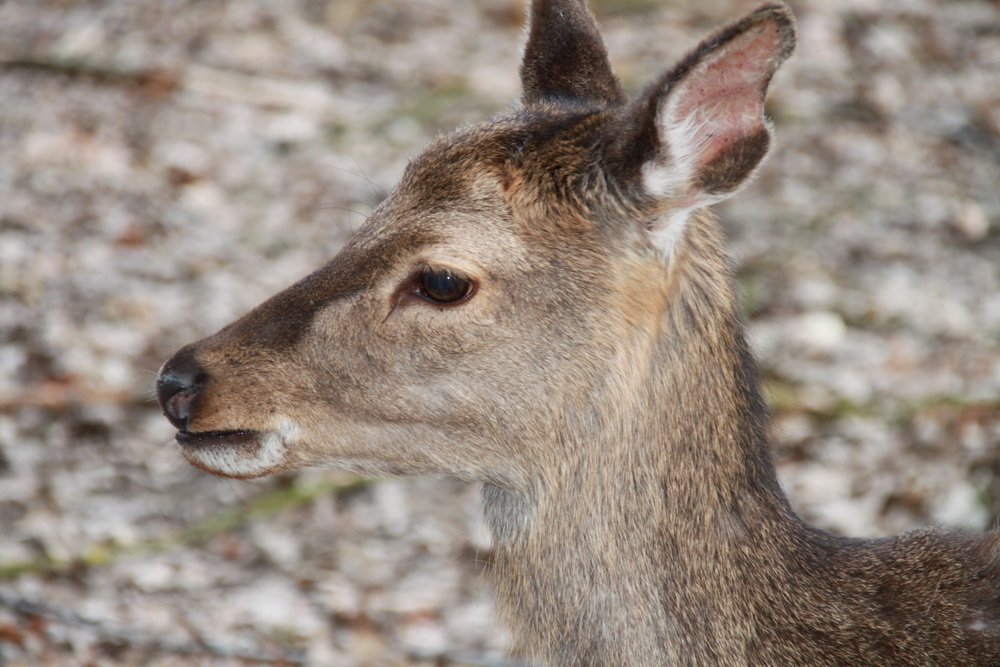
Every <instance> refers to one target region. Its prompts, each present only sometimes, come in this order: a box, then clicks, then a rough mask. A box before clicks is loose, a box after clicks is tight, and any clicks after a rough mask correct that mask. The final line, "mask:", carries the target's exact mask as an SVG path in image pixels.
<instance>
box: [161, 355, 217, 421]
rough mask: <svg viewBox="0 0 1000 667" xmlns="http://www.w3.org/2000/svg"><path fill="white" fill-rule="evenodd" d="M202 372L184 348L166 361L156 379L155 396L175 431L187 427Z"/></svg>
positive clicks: (203, 378) (199, 386)
mask: <svg viewBox="0 0 1000 667" xmlns="http://www.w3.org/2000/svg"><path fill="white" fill-rule="evenodd" d="M204 380H205V377H204V373H203V372H202V371H201V367H200V365H199V364H198V362H197V361H196V360H195V358H194V355H193V354H191V352H190V351H189V350H188V349H187V348H185V349H184V350H181V351H180V352H179V353H178V354H177V355H175V356H174V358H173V359H171V360H170V361H168V362H167V363H166V364H165V365H164V367H163V370H162V371H161V372H160V377H159V378H158V379H157V381H156V396H157V398H158V399H159V400H160V406H162V407H163V414H164V415H165V416H166V417H167V419H168V420H170V423H171V424H173V425H174V427H176V428H177V429H178V430H181V431H186V430H187V429H188V426H189V423H190V420H191V413H192V409H193V405H194V402H195V400H196V399H197V398H198V395H199V394H200V393H201V390H202V387H203V386H204Z"/></svg>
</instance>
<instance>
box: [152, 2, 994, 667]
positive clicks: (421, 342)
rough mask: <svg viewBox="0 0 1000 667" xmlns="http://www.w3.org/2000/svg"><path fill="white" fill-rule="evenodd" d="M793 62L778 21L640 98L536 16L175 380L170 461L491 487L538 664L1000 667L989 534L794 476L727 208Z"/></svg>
mask: <svg viewBox="0 0 1000 667" xmlns="http://www.w3.org/2000/svg"><path fill="white" fill-rule="evenodd" d="M794 44H795V22H794V19H793V16H792V14H791V12H790V11H789V9H788V8H787V7H786V6H785V5H783V4H778V3H772V4H767V5H764V6H762V7H760V8H759V9H757V10H756V11H754V12H752V13H750V14H748V15H747V16H745V17H744V18H742V19H740V20H738V21H736V22H735V23H732V24H730V25H728V26H726V27H723V28H722V29H720V30H718V31H717V32H715V33H714V34H713V35H711V36H710V37H708V38H707V39H705V40H704V41H703V42H701V44H700V45H699V46H697V47H696V48H695V49H694V50H693V51H691V52H690V53H689V54H688V55H687V56H686V57H685V58H683V59H682V60H681V61H680V62H679V63H678V64H676V65H675V66H674V67H673V68H672V69H669V70H668V71H666V72H665V73H663V74H662V75H661V76H660V77H659V78H657V79H655V80H654V81H653V82H652V83H651V84H649V85H648V87H646V88H645V89H644V90H643V91H642V92H641V93H640V94H639V95H638V96H636V97H634V98H632V99H630V98H629V97H627V96H626V94H625V93H624V92H623V88H622V85H621V83H620V81H619V79H618V78H617V77H616V75H615V73H614V72H613V70H612V67H611V64H610V60H609V57H608V53H607V49H606V47H605V44H604V41H603V38H602V36H601V34H600V32H599V29H598V26H597V22H596V19H595V18H594V15H593V14H592V13H591V12H590V10H589V9H588V8H587V6H586V4H585V2H584V0H534V2H533V3H532V4H531V6H530V10H529V17H528V28H527V41H526V44H525V46H524V50H523V57H522V62H521V66H520V78H521V84H522V89H523V95H522V98H521V100H520V104H519V105H518V106H516V107H515V108H513V109H512V110H509V111H507V112H505V113H501V114H500V115H498V116H496V117H494V118H493V119H491V120H489V121H488V122H485V123H483V124H480V125H474V126H472V127H469V128H465V129H461V130H458V131H456V132H454V133H452V134H449V135H446V136H444V137H442V138H439V139H437V140H435V141H434V142H432V143H431V144H430V145H429V147H427V148H426V149H425V150H424V151H423V152H422V153H421V154H420V155H419V156H418V157H416V158H415V159H413V160H412V161H411V162H410V163H409V164H408V165H407V167H406V170H405V173H404V175H403V176H402V180H401V182H400V184H399V185H398V186H397V187H396V189H395V190H394V191H393V192H392V193H391V194H390V195H389V196H388V197H387V198H386V199H385V200H384V201H383V202H382V203H381V204H380V205H379V206H378V207H377V208H376V209H375V210H374V212H373V213H372V214H371V216H370V218H369V219H368V220H367V221H366V222H365V224H364V225H363V226H362V227H361V228H360V229H359V230H358V231H357V232H356V234H355V235H354V236H353V237H352V238H351V239H350V240H349V241H348V242H347V243H346V245H345V246H344V247H343V248H342V250H341V251H340V252H339V254H337V255H336V256H335V257H334V258H333V259H332V260H331V261H330V262H329V263H328V264H326V265H325V266H323V267H321V268H319V269H318V270H316V271H315V272H314V273H312V274H311V275H309V276H307V277H306V278H304V279H303V280H301V281H300V282H298V283H296V284H294V285H292V286H291V287H289V288H287V289H286V290H284V291H282V292H280V293H278V294H277V295H276V296H274V297H272V298H271V299H269V300H267V301H265V302H264V303H263V304H262V305H260V306H258V307H257V308H255V309H253V310H252V311H251V312H249V313H248V314H247V315H245V316H244V317H242V318H241V319H238V320H237V321H235V322H233V323H232V324H230V325H228V326H226V327H224V328H223V329H221V330H220V331H218V332H217V333H215V334H213V335H211V336H208V337H207V338H204V339H203V340H200V341H198V342H195V343H192V344H190V345H187V346H185V347H183V348H182V349H181V350H180V351H178V352H177V353H176V354H175V355H174V356H173V357H171V358H170V359H169V360H168V361H167V362H166V363H165V364H164V365H163V367H162V369H161V371H160V374H159V376H158V379H157V392H158V397H159V401H160V403H161V405H162V407H163V411H164V414H165V415H166V417H167V419H168V420H169V421H170V423H171V424H172V425H173V427H174V428H176V429H177V434H176V443H177V445H178V446H179V449H180V451H181V453H182V454H183V456H184V457H185V458H186V459H187V461H188V462H190V463H191V464H193V465H194V466H196V467H197V468H200V469H202V470H204V471H207V472H209V473H211V474H213V475H218V476H222V477H228V478H236V479H249V478H256V477H261V476H265V475H271V474H274V473H278V472H281V471H286V470H292V469H297V468H301V467H305V466H319V467H329V468H335V469H340V470H346V471H351V472H354V473H358V474H361V475H369V476H385V475H443V476H450V477H454V478H457V479H460V480H469V481H474V482H479V483H481V484H482V505H483V515H484V517H485V522H486V525H487V526H488V528H489V531H490V533H491V534H492V539H493V544H494V556H493V564H492V576H493V579H494V580H495V588H496V594H497V597H498V602H499V609H500V612H501V614H502V617H503V618H504V619H505V621H506V622H507V623H508V624H509V626H510V627H511V632H512V636H513V640H514V644H515V646H516V647H517V651H519V652H520V654H521V655H523V656H525V657H526V658H527V659H529V660H532V661H534V662H537V663H540V664H554V665H665V664H685V665H751V664H752V665H793V664H794V665H874V664H878V665H918V664H920V665H986V664H990V665H997V664H1000V531H997V530H991V531H986V532H983V533H971V532H961V531H957V530H947V529H936V528H935V529H928V528H925V529H917V530H914V531H912V532H907V533H905V534H902V535H899V536H896V537H887V538H879V539H855V538H848V537H841V536H837V535H833V534H829V533H826V532H823V531H821V530H819V529H817V528H814V527H812V526H810V525H808V524H806V523H805V522H804V521H803V520H802V519H800V518H799V517H798V516H797V515H796V514H795V512H794V511H793V509H792V507H791V505H790V502H789V500H788V498H787V497H786V495H785V493H784V492H783V491H782V488H781V485H780V484H779V480H778V477H777V473H776V469H775V465H774V463H773V460H772V455H771V450H770V448H769V445H768V424H769V414H768V407H767V404H766V401H765V399H764V396H763V391H762V388H761V382H760V380H759V378H758V371H757V369H756V365H755V361H754V358H753V356H752V353H751V351H750V348H749V345H748V342H747V336H746V333H745V327H744V324H743V321H742V314H741V311H740V305H739V301H738V297H737V291H736V288H735V287H734V280H733V276H732V275H731V274H732V271H731V268H730V265H731V262H730V260H729V258H728V255H727V251H726V248H725V244H724V239H723V235H722V231H721V228H720V225H719V222H718V220H717V218H715V217H714V216H713V214H712V213H711V212H710V210H709V209H710V206H711V205H712V204H715V203H717V202H719V201H721V200H723V199H726V198H728V197H729V196H731V195H733V194H734V193H735V192H736V191H738V190H739V189H740V188H741V187H742V186H743V185H744V184H746V183H747V182H748V181H749V180H750V179H751V178H752V177H753V175H754V174H755V172H756V171H757V169H758V167H759V166H760V164H761V163H762V161H763V160H764V158H765V157H766V156H767V154H768V152H769V150H770V147H771V144H772V128H771V124H770V121H769V120H768V119H767V118H766V116H765V113H764V99H765V95H766V93H767V89H768V86H769V85H770V82H771V79H772V77H773V76H774V74H775V72H776V71H777V69H778V68H779V66H780V65H781V64H782V63H783V62H784V61H785V60H786V59H787V58H788V57H789V55H790V54H791V52H792V50H793V48H794Z"/></svg>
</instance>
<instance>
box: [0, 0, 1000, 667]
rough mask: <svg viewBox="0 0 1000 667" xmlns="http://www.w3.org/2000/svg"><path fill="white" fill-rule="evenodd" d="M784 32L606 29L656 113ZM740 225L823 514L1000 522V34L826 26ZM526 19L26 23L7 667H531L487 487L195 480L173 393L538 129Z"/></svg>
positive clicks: (792, 484)
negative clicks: (692, 82)
mask: <svg viewBox="0 0 1000 667" xmlns="http://www.w3.org/2000/svg"><path fill="white" fill-rule="evenodd" d="M755 4H756V3H755V2H743V1H739V0H700V1H699V2H689V1H677V2H666V1H664V2H656V1H654V0H623V1H620V2H616V1H612V0H598V1H597V2H596V9H597V12H598V15H599V17H600V18H601V21H602V23H603V26H604V28H605V31H606V36H607V41H608V44H609V46H610V48H611V51H612V53H613V59H614V63H615V67H616V69H617V70H618V72H619V74H620V75H621V77H622V79H623V81H624V82H625V84H626V86H627V88H629V89H630V90H631V91H633V92H634V91H637V90H638V89H639V88H641V86H642V85H643V83H644V82H646V81H648V80H649V79H650V78H651V77H653V76H655V75H657V74H658V73H659V72H660V71H662V70H663V69H664V68H666V67H667V66H669V65H670V64H671V63H672V62H673V61H674V60H675V59H676V58H677V57H679V56H681V55H683V53H684V52H685V51H686V50H687V49H689V48H690V47H692V46H693V45H694V44H695V43H696V42H697V40H698V39H700V38H701V37H702V36H703V35H705V34H706V32H707V31H709V30H711V29H712V28H713V27H714V26H717V25H718V24H720V23H722V22H725V21H727V20H730V19H732V18H735V17H737V16H739V15H740V14H742V13H744V12H746V11H748V10H749V9H751V8H752V7H753V6H754V5H755ZM792 6H793V8H794V10H795V11H796V14H797V16H798V19H799V31H800V43H799V47H798V50H797V52H796V55H795V56H794V57H793V59H792V60H791V61H790V62H789V63H788V64H787V65H786V66H785V67H784V68H783V70H782V71H781V73H780V74H779V75H778V77H777V78H776V80H775V82H774V85H773V88H772V90H773V92H772V95H771V96H770V98H769V101H768V112H769V113H770V115H771V116H772V118H773V119H774V122H775V126H776V129H777V150H776V152H775V153H774V155H773V157H772V158H771V160H770V162H769V164H768V165H767V166H766V168H765V169H764V170H763V172H762V173H761V175H760V177H759V178H758V180H757V181H756V183H754V184H753V185H752V186H751V187H749V188H748V189H747V190H746V191H744V192H743V193H741V194H740V196H738V197H736V198H735V199H734V200H732V201H731V202H728V203H727V204H726V205H724V206H722V207H720V208H721V210H720V213H721V214H722V216H723V218H724V219H725V221H726V228H727V230H728V232H729V235H730V238H731V239H732V244H733V253H734V256H735V258H736V262H737V265H738V267H739V276H740V280H741V283H742V285H743V288H744V293H745V298H746V304H747V310H748V316H749V320H750V328H751V331H752V335H753V339H754V344H755V348H756V350H757V352H758V354H759V356H760V358H761V362H762V366H763V369H764V372H765V376H766V379H767V384H768V388H769V391H770V394H771V398H772V401H773V403H774V407H775V412H776V420H775V451H776V457H777V460H778V462H779V469H780V472H781V476H782V480H783V482H784V484H785V485H786V487H787V489H788V490H789V492H790V494H791V496H792V498H793V502H794V503H795V505H796V507H797V508H798V510H799V511H800V512H801V513H802V514H803V515H804V516H805V517H806V518H808V519H809V520H810V521H812V522H815V523H817V524H819V525H821V526H823V527H825V528H827V529H830V530H834V531H838V532H842V533H850V534H856V535H879V534H888V533H890V532H896V531H900V530H905V529H907V528H911V527H915V526H918V525H923V524H927V523H932V524H948V525H956V526H968V527H972V528H982V527H985V526H987V525H988V524H989V523H990V522H991V521H993V519H994V517H995V516H996V515H997V513H998V511H1000V481H998V480H1000V477H998V472H1000V194H998V192H1000V188H998V185H1000V7H998V5H997V3H996V2H990V1H987V0H970V1H964V2H963V1H956V2H948V3H935V2H931V1H930V0H905V1H898V0H881V1H862V0H853V1H852V0H833V1H831V0H801V1H798V2H792ZM522 12H523V6H522V2H520V1H519V0H482V1H479V2H458V1H457V0H297V1H295V2H282V3H278V2H265V1H264V0H257V1H254V0H228V1H223V0H207V1H205V0H199V1H195V0H112V1H110V2H83V3H73V2H66V1H64V0H7V2H4V3H0V665H11V666H15V665H17V666H21V665H25V666H26V665H157V666H166V665H250V664H264V663H269V662H271V663H278V664H309V665H363V664H379V665H391V664H438V665H441V664H480V665H482V664H501V663H503V662H504V660H505V657H504V656H505V651H504V649H505V646H506V638H505V635H504V633H503V630H502V628H501V626H500V624H499V623H497V621H496V620H495V619H494V610H493V605H492V602H491V598H490V595H489V590H488V584H487V581H486V578H485V577H484V576H483V574H484V572H485V570H486V566H485V565H484V563H486V562H488V559H489V551H490V541H489V537H488V535H487V534H486V533H485V531H484V530H483V527H482V525H481V520H480V517H479V514H478V502H479V500H478V490H477V489H476V488H474V487H469V486H463V485H459V484H457V483H454V482H450V481H447V480H382V481H374V482H373V481H365V480H356V479H353V478H349V477H344V476H340V475H337V474H334V473H328V472H322V471H308V472H303V473H299V474H291V475H286V476H283V477H281V478H279V479H269V480H263V481H257V482H227V481H220V480H218V479H215V478H212V477H209V476H207V475H205V474H203V473H200V472H198V471H195V470H193V469H191V468H189V467H188V466H186V465H185V464H184V463H183V462H182V461H181V459H180V456H179V455H178V453H177V452H176V450H175V449H174V447H173V446H171V445H169V444H167V443H168V442H169V441H170V439H171V436H172V432H171V429H170V427H169V425H168V424H167V422H166V421H165V420H164V419H163V418H162V417H161V416H160V414H159V410H158V409H157V407H156V405H155V404H154V402H153V401H152V400H151V388H152V383H153V378H154V376H155V371H156V369H157V368H158V367H159V365H160V363H161V362H162V361H163V360H164V359H165V358H166V357H167V356H169V354H171V353H172V352H173V351H174V350H175V349H176V348H178V347H179V346H180V345H182V344H183V343H186V342H189V341H191V340H194V339H196V338H199V337H201V336H203V335H206V334H208V333H210V332H212V331H214V330H216V329H217V328H219V327H220V326H222V325H223V324H225V323H227V322H228V321H230V320H231V319H232V318H234V317H235V316H238V315H239V314H241V313H243V312H245V311H246V310H247V309H248V308H250V307H251V306H253V305H255V304H256V303H258V302H260V301H261V300H262V299H264V298H265V297H267V296H269V295H270V294H272V293H273V292H275V291H277V290H279V289H280V288H282V287H284V286H286V285H288V284H290V283H291V282H292V281H294V280H296V279H297V278H299V277H301V276H303V275H305V274H306V273H307V272H309V271H310V270H311V269H313V268H315V267H317V266H319V265H320V264H322V263H323V262H324V261H325V260H326V259H327V258H329V257H330V256H332V255H333V254H334V253H335V252H336V251H337V249H338V247H340V245H341V244H342V243H343V241H344V239H346V238H347V237H348V236H349V235H350V233H351V231H352V229H355V228H356V227H357V226H358V225H360V224H361V223H362V222H363V220H364V218H365V215H366V214H367V213H368V212H369V211H370V210H371V209H372V207H373V206H375V205H376V204H377V203H378V202H379V201H380V200H381V199H382V198H383V197H384V195H385V193H386V191H387V190H389V189H390V188H391V187H392V185H393V183H394V182H395V181H396V179H397V178H398V177H399V175H400V173H401V170H402V168H403V165H404V164H405V159H406V156H408V155H411V154H413V153H414V152H415V151H417V150H419V148H420V146H421V145H422V144H423V143H424V142H425V141H427V140H428V139H429V138H430V137H432V136H434V135H435V134H436V133H438V132H440V131H445V130H447V129H450V128H452V127H454V126H455V125H458V124H462V123H467V122H472V121H475V120H481V119H484V118H486V117H487V116H488V115H489V114H490V113H492V112H494V111H497V110H500V109H504V108H507V107H509V105H510V104H511V103H512V101H513V100H514V99H515V98H516V96H517V94H518V84H517V79H516V67H517V57H518V50H519V45H520V43H521V33H520V25H521V20H522V18H521V17H522Z"/></svg>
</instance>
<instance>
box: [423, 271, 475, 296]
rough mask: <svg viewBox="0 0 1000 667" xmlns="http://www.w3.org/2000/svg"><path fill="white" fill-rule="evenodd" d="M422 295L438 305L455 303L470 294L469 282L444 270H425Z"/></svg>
mask: <svg viewBox="0 0 1000 667" xmlns="http://www.w3.org/2000/svg"><path fill="white" fill-rule="evenodd" d="M420 293H421V294H422V295H423V296H425V297H427V298H428V299H430V300H431V301H437V302H438V303H453V302H455V301H458V300H459V299H461V298H462V297H464V296H465V295H466V294H468V293H469V281H468V280H466V279H465V278H461V277H459V276H456V275H455V274H454V273H452V272H451V271H447V270H442V269H424V271H423V272H421V274H420Z"/></svg>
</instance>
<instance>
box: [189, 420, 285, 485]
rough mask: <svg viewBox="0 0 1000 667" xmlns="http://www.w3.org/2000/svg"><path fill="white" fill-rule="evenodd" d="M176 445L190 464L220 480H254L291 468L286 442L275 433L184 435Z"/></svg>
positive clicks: (236, 432) (250, 432)
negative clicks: (223, 478)
mask: <svg viewBox="0 0 1000 667" xmlns="http://www.w3.org/2000/svg"><path fill="white" fill-rule="evenodd" d="M177 444H178V445H179V446H180V448H181V452H182V453H183V454H184V458H186V459H187V460H188V463H190V464H191V465H193V466H195V467H196V468H200V469H201V470H204V471H205V472H209V473H212V474H213V475H219V476H221V477H233V478H236V479H253V478H254V477H264V476H266V475H273V474H274V473H277V472H280V471H282V470H285V469H287V468H289V467H291V466H290V465H289V462H288V456H287V451H286V448H285V441H284V439H283V438H282V437H281V435H279V434H278V433H275V432H273V431H269V432H264V433H260V432H254V431H230V432H217V433H204V434H199V433H187V432H182V433H178V434H177Z"/></svg>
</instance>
